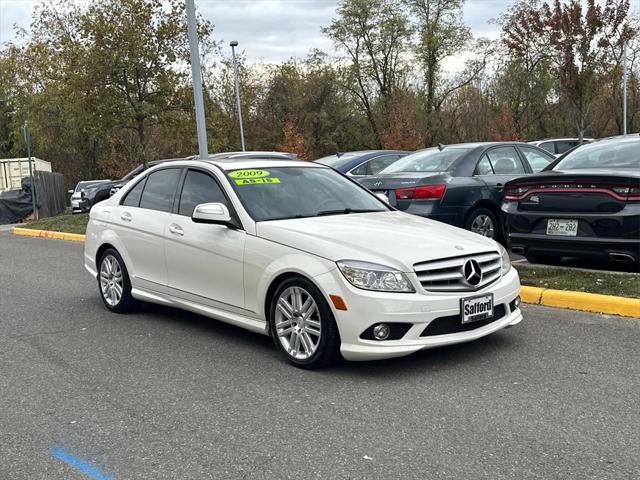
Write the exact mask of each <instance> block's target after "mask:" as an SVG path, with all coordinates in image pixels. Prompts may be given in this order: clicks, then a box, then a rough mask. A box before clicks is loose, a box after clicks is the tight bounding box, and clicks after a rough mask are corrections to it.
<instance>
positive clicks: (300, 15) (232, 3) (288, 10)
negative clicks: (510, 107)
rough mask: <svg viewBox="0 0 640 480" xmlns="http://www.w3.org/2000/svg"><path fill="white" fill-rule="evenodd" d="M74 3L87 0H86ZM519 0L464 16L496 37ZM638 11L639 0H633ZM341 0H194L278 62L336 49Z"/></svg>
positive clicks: (2, 19)
mask: <svg viewBox="0 0 640 480" xmlns="http://www.w3.org/2000/svg"><path fill="white" fill-rule="evenodd" d="M37 3H39V2H38V1H32V0H0V42H5V41H8V40H12V39H13V38H14V33H13V25H14V24H17V25H18V26H20V27H28V25H29V21H30V16H31V11H32V10H33V7H34V6H35V5H36V4H37ZM76 3H83V2H82V1H79V2H76ZM514 3H515V0H466V4H465V8H464V20H465V22H466V24H467V25H469V27H471V30H472V31H473V34H474V35H475V36H476V37H479V36H484V37H490V38H495V37H496V36H497V35H498V31H497V27H496V25H495V24H491V23H490V21H491V19H494V18H496V17H497V16H498V15H500V13H501V12H503V11H504V10H506V9H507V8H508V7H509V6H511V5H513V4H514ZM632 3H633V4H634V10H635V11H636V12H639V11H640V8H639V5H640V0H632ZM337 4H338V0H196V6H197V8H198V9H199V11H200V12H201V13H202V14H203V15H204V17H205V18H207V19H209V20H211V21H212V22H213V23H214V24H215V27H216V28H215V31H214V35H215V38H216V39H218V40H223V41H224V42H225V48H228V46H227V45H228V43H229V41H230V40H238V41H239V42H240V49H241V50H243V51H244V52H245V54H246V56H247V58H248V60H249V61H250V62H254V61H265V62H279V61H282V60H286V59H288V58H290V57H291V56H295V57H305V56H306V54H307V53H308V52H309V50H310V49H312V48H319V49H323V50H326V51H330V50H331V49H332V45H331V42H329V41H328V40H327V39H326V38H324V36H323V35H322V33H321V32H320V28H321V27H322V26H326V25H328V24H329V23H330V21H331V19H332V18H333V17H334V16H335V11H336V6H337Z"/></svg>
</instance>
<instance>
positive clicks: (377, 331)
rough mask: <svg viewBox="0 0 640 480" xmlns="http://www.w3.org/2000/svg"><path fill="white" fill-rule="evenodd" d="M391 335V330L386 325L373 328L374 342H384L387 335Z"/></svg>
mask: <svg viewBox="0 0 640 480" xmlns="http://www.w3.org/2000/svg"><path fill="white" fill-rule="evenodd" d="M390 333H391V328H389V325H387V324H386V323H381V324H380V325H376V326H375V327H373V337H374V338H375V339H376V340H386V339H387V338H389V334H390Z"/></svg>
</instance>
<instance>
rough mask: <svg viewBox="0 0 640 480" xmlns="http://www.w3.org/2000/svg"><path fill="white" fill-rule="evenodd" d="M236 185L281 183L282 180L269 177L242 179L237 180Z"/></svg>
mask: <svg viewBox="0 0 640 480" xmlns="http://www.w3.org/2000/svg"><path fill="white" fill-rule="evenodd" d="M235 182H236V185H256V184H260V183H280V179H279V178H278V177H267V178H241V179H237V180H235Z"/></svg>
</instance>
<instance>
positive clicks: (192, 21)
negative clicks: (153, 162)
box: [186, 0, 209, 159]
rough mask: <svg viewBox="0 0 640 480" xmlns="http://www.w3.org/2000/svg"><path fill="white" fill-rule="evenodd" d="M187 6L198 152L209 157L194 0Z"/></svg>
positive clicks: (188, 1)
mask: <svg viewBox="0 0 640 480" xmlns="http://www.w3.org/2000/svg"><path fill="white" fill-rule="evenodd" d="M186 7H187V32H188V34H189V51H190V53H191V78H192V80H193V103H194V104H195V107H196V127H197V129H198V152H199V153H200V158H203V159H204V158H209V151H208V149H207V127H206V123H205V120H204V101H203V100H202V73H201V71H200V53H199V52H198V31H197V29H196V6H195V3H194V0H186Z"/></svg>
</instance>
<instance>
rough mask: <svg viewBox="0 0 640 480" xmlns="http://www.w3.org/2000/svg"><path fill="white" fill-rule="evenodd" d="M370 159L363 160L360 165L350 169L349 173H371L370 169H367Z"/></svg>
mask: <svg viewBox="0 0 640 480" xmlns="http://www.w3.org/2000/svg"><path fill="white" fill-rule="evenodd" d="M370 163H371V161H368V162H364V163H363V164H362V165H360V166H358V167H356V168H354V169H353V170H351V172H349V173H351V175H371V173H370V172H371V170H370V169H369V164H370Z"/></svg>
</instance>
